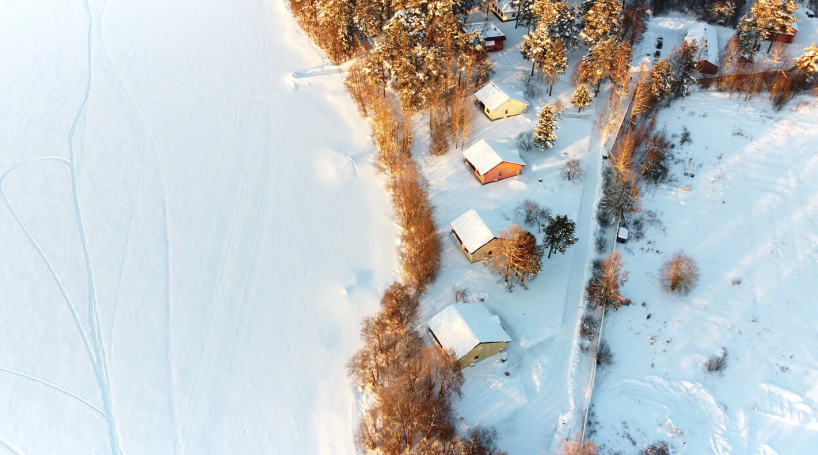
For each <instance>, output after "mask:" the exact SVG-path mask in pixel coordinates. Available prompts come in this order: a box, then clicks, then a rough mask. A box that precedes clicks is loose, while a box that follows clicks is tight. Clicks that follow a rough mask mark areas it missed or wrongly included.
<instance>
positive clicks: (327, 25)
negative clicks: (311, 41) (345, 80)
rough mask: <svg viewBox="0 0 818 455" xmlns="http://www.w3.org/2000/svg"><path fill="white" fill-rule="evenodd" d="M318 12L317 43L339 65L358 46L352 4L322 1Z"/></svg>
mask: <svg viewBox="0 0 818 455" xmlns="http://www.w3.org/2000/svg"><path fill="white" fill-rule="evenodd" d="M318 11H320V14H319V30H320V32H319V43H320V45H321V46H322V47H323V48H324V49H326V51H327V56H328V57H329V58H330V59H331V60H332V61H333V62H336V63H340V62H342V61H344V60H346V59H347V58H349V57H350V56H351V55H352V53H353V52H354V51H355V49H356V47H357V46H358V40H357V39H356V37H355V33H356V31H355V20H354V17H353V2H352V1H350V0H322V1H320V2H319V3H318Z"/></svg>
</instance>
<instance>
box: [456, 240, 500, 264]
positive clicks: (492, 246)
mask: <svg viewBox="0 0 818 455" xmlns="http://www.w3.org/2000/svg"><path fill="white" fill-rule="evenodd" d="M502 243H503V240H502V239H498V238H494V239H492V240H491V241H489V243H487V244H485V245H483V246H481V247H480V248H478V249H477V251H475V252H474V253H469V252H468V251H465V250H464V252H465V253H466V257H467V258H469V262H479V261H485V260H486V259H490V258H492V257H494V256H495V255H496V254H497V253H499V251H500V246H501V244H502Z"/></svg>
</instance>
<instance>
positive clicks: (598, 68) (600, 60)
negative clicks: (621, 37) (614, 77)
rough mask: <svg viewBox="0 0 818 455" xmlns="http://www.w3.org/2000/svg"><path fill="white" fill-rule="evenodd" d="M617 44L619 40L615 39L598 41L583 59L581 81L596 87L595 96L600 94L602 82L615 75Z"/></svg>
mask: <svg viewBox="0 0 818 455" xmlns="http://www.w3.org/2000/svg"><path fill="white" fill-rule="evenodd" d="M617 44H618V43H617V39H616V38H613V37H612V38H608V39H605V40H602V41H598V42H597V43H596V44H594V45H593V46H591V48H590V49H588V53H587V54H586V55H585V57H583V58H582V70H581V79H582V81H583V82H586V83H588V84H589V85H593V86H594V96H596V95H597V94H598V93H599V89H600V87H601V85H602V81H604V80H605V78H607V77H610V76H611V74H612V73H613V68H614V62H615V61H616V56H617V47H618V46H617Z"/></svg>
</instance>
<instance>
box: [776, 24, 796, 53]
mask: <svg viewBox="0 0 818 455" xmlns="http://www.w3.org/2000/svg"><path fill="white" fill-rule="evenodd" d="M797 33H798V23H797V22H793V23H792V24H790V30H788V31H781V32H775V33H773V34H772V35H770V47H772V43H784V44H792V42H793V41H795V35H796V34H797Z"/></svg>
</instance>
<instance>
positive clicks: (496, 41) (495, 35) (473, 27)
mask: <svg viewBox="0 0 818 455" xmlns="http://www.w3.org/2000/svg"><path fill="white" fill-rule="evenodd" d="M463 30H464V31H465V32H466V33H471V32H473V31H477V34H478V36H479V38H480V42H481V43H482V44H483V46H485V48H486V52H494V51H501V50H503V43H504V42H505V40H506V35H505V34H504V33H503V32H501V31H500V29H499V28H497V26H495V25H494V24H492V23H491V22H489V21H485V22H472V23H470V24H466V25H464V26H463Z"/></svg>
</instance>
